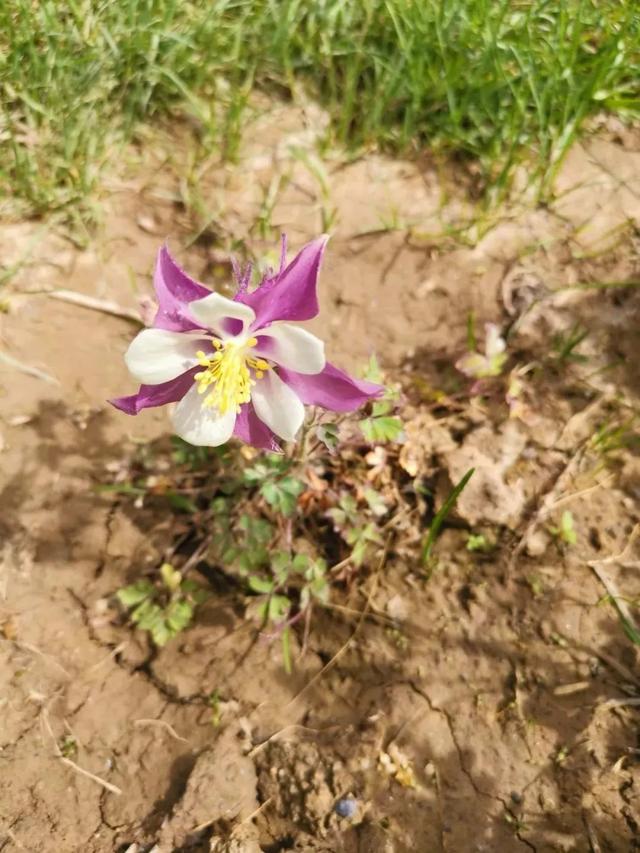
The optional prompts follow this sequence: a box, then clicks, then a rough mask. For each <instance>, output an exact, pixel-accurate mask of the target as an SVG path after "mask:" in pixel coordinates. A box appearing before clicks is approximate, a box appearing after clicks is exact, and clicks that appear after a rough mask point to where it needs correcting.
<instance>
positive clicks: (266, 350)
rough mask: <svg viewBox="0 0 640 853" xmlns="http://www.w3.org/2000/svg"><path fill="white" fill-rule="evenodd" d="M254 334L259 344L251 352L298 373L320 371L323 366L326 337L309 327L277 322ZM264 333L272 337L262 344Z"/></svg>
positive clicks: (267, 336) (324, 362)
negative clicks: (308, 329) (307, 328)
mask: <svg viewBox="0 0 640 853" xmlns="http://www.w3.org/2000/svg"><path fill="white" fill-rule="evenodd" d="M255 335H256V337H257V338H258V346H257V347H256V348H255V349H254V350H252V351H251V352H250V355H252V354H253V353H254V352H255V353H256V355H259V356H262V357H263V358H269V359H271V360H272V361H275V362H276V364H281V365H282V366H283V367H287V368H288V369H289V370H296V371H297V372H298V373H320V371H322V370H324V366H325V364H326V359H325V357H324V341H321V340H320V338H316V336H315V335H312V334H311V332H307V330H306V329H302V328H300V326H294V325H292V324H291V323H274V324H273V325H272V326H269V327H268V328H266V329H260V330H259V331H257V332H256V333H255ZM261 337H266V338H269V339H270V340H269V341H268V342H267V343H266V346H261V343H262V341H261V340H260V338H261Z"/></svg>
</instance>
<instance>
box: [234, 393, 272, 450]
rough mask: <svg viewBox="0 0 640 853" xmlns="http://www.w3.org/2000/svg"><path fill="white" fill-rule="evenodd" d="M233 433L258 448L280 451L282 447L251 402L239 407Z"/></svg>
mask: <svg viewBox="0 0 640 853" xmlns="http://www.w3.org/2000/svg"><path fill="white" fill-rule="evenodd" d="M233 434H234V435H235V437H236V438H239V439H240V441H244V443H245V444H251V445H253V447H257V448H258V449H259V450H269V451H271V453H282V448H281V447H280V445H279V444H278V442H277V441H276V437H275V435H274V434H273V433H272V432H271V430H270V429H269V427H268V426H267V425H266V424H263V423H262V421H261V420H260V418H259V417H258V416H257V415H256V413H255V409H254V408H253V406H252V404H251V403H245V404H244V405H243V406H241V407H240V413H239V414H238V417H237V418H236V425H235V427H234V429H233Z"/></svg>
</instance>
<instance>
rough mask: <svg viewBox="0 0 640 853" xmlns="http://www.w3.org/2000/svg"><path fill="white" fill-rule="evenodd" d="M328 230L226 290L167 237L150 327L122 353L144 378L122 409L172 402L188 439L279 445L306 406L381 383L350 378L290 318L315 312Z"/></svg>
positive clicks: (353, 405) (364, 395) (333, 405)
mask: <svg viewBox="0 0 640 853" xmlns="http://www.w3.org/2000/svg"><path fill="white" fill-rule="evenodd" d="M326 242H327V237H320V238H319V239H317V240H314V241H312V242H311V243H308V244H307V245H306V246H304V248H303V249H302V250H301V251H300V252H299V253H298V255H296V257H295V258H294V259H293V260H292V261H291V263H290V264H288V265H287V264H286V241H285V240H284V239H283V244H282V255H281V262H280V269H279V271H278V272H277V273H272V272H269V273H268V274H267V275H265V276H264V278H263V279H262V281H261V283H260V284H259V285H258V287H257V288H256V289H255V290H253V291H249V289H248V282H249V277H250V270H248V271H247V272H246V273H245V274H244V275H240V274H239V273H237V276H238V281H239V288H238V292H237V293H236V296H235V297H234V298H233V299H228V298H226V297H224V296H222V295H220V294H219V293H214V292H212V291H211V290H209V289H208V288H206V287H204V286H203V285H202V284H199V283H198V282H196V281H194V280H193V279H192V278H190V277H189V276H188V275H187V274H186V273H185V272H184V271H183V270H182V269H180V267H179V266H178V265H177V264H176V262H175V261H174V259H173V258H172V257H171V255H170V254H169V250H168V249H167V248H166V247H163V248H162V249H160V252H159V254H158V260H157V263H156V269H155V274H154V286H155V290H156V295H157V298H158V311H157V314H156V316H155V319H154V321H153V326H152V328H149V329H144V330H143V331H142V332H140V333H139V334H138V335H137V336H136V337H135V338H134V340H133V341H132V343H131V345H130V346H129V349H128V350H127V352H126V355H125V361H126V364H127V367H128V368H129V371H130V372H131V373H132V374H133V376H134V377H135V378H136V379H137V380H138V381H139V382H141V383H142V384H141V386H140V389H139V391H138V392H137V394H133V395H132V396H129V397H119V398H117V399H115V400H111V402H112V403H113V405H114V406H116V408H118V409H120V410H121V411H123V412H126V413H127V414H129V415H137V414H138V413H139V412H140V411H141V410H142V409H146V408H149V407H152V406H163V405H165V404H166V403H177V406H176V407H175V409H174V410H173V413H172V420H173V426H174V429H175V431H176V433H177V434H178V435H179V436H180V437H181V438H183V439H184V440H185V441H188V442H189V443H191V444H195V445H204V446H211V447H215V446H217V445H220V444H224V443H225V442H226V441H228V440H229V439H230V438H231V436H232V435H235V436H236V437H237V438H240V439H241V440H242V441H244V442H246V443H247V444H251V445H253V446H254V447H258V448H262V449H265V450H272V451H279V450H280V447H279V444H278V440H279V439H284V440H285V441H292V440H293V439H295V437H296V435H297V433H298V430H299V429H300V427H301V425H302V422H303V420H304V406H305V405H311V406H320V407H322V408H324V409H330V410H332V411H335V412H349V411H353V410H355V409H357V408H359V407H360V406H361V405H363V404H364V403H366V402H367V401H368V400H371V399H374V398H375V397H378V396H379V395H380V394H381V393H382V391H383V389H382V388H381V386H379V385H375V384H373V383H371V382H365V381H362V380H357V379H353V378H352V377H350V376H348V375H347V374H346V373H344V371H342V370H340V369H339V368H337V367H335V366H334V365H332V364H330V363H329V362H327V361H326V359H325V353H324V344H323V342H322V341H321V340H320V339H319V338H317V337H316V336H315V335H312V334H311V333H310V332H308V331H307V330H306V329H303V328H302V327H301V326H299V325H297V323H298V322H299V321H303V320H310V319H311V318H312V317H315V316H316V315H317V313H318V299H317V295H316V284H317V278H318V271H319V268H320V262H321V260H322V255H323V252H324V248H325V245H326Z"/></svg>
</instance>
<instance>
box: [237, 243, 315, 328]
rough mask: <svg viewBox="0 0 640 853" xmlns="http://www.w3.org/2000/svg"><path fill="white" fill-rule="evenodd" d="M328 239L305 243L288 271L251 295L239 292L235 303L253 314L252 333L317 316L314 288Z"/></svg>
mask: <svg viewBox="0 0 640 853" xmlns="http://www.w3.org/2000/svg"><path fill="white" fill-rule="evenodd" d="M328 239H329V238H328V236H327V235H323V236H322V237H319V238H318V239H317V240H313V241H312V242H311V243H307V245H306V246H304V247H303V248H302V249H301V250H300V251H299V252H298V254H297V255H296V256H295V258H294V259H293V260H292V261H291V263H290V264H289V266H288V267H286V268H285V269H284V270H282V271H281V272H278V273H277V274H276V275H273V276H269V277H267V278H265V279H264V281H263V282H262V284H260V285H259V286H258V288H257V289H256V290H254V291H253V292H252V293H245V292H242V291H241V292H239V293H238V294H237V295H236V299H237V300H238V302H243V303H244V304H245V305H249V306H250V307H251V308H253V310H254V311H255V312H256V320H255V322H254V323H253V328H254V329H260V328H262V327H263V326H268V325H269V324H270V323H273V322H274V320H310V319H311V318H312V317H315V316H316V314H317V313H318V310H319V308H318V296H317V294H316V285H317V281H318V271H319V270H320V262H321V260H322V255H323V253H324V248H325V246H326V245H327V240H328Z"/></svg>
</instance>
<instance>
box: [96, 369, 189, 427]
mask: <svg viewBox="0 0 640 853" xmlns="http://www.w3.org/2000/svg"><path fill="white" fill-rule="evenodd" d="M198 370H200V368H199V367H193V368H192V369H191V370H188V371H187V372H186V373H183V374H181V375H180V376H178V377H177V378H176V379H170V380H169V381H168V382H163V383H162V384H161V385H141V386H140V389H139V391H138V393H137V394H131V396H129V397H115V398H114V399H113V400H109V402H110V403H111V405H112V406H115V407H116V409H120V411H121V412H124V413H125V414H126V415H137V414H138V412H140V411H142V409H150V408H153V407H154V406H164V405H166V404H167V403H177V402H178V400H182V398H183V397H184V395H185V394H186V393H187V391H189V390H190V388H191V387H192V386H193V377H194V376H195V374H196V373H197V372H198Z"/></svg>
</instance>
